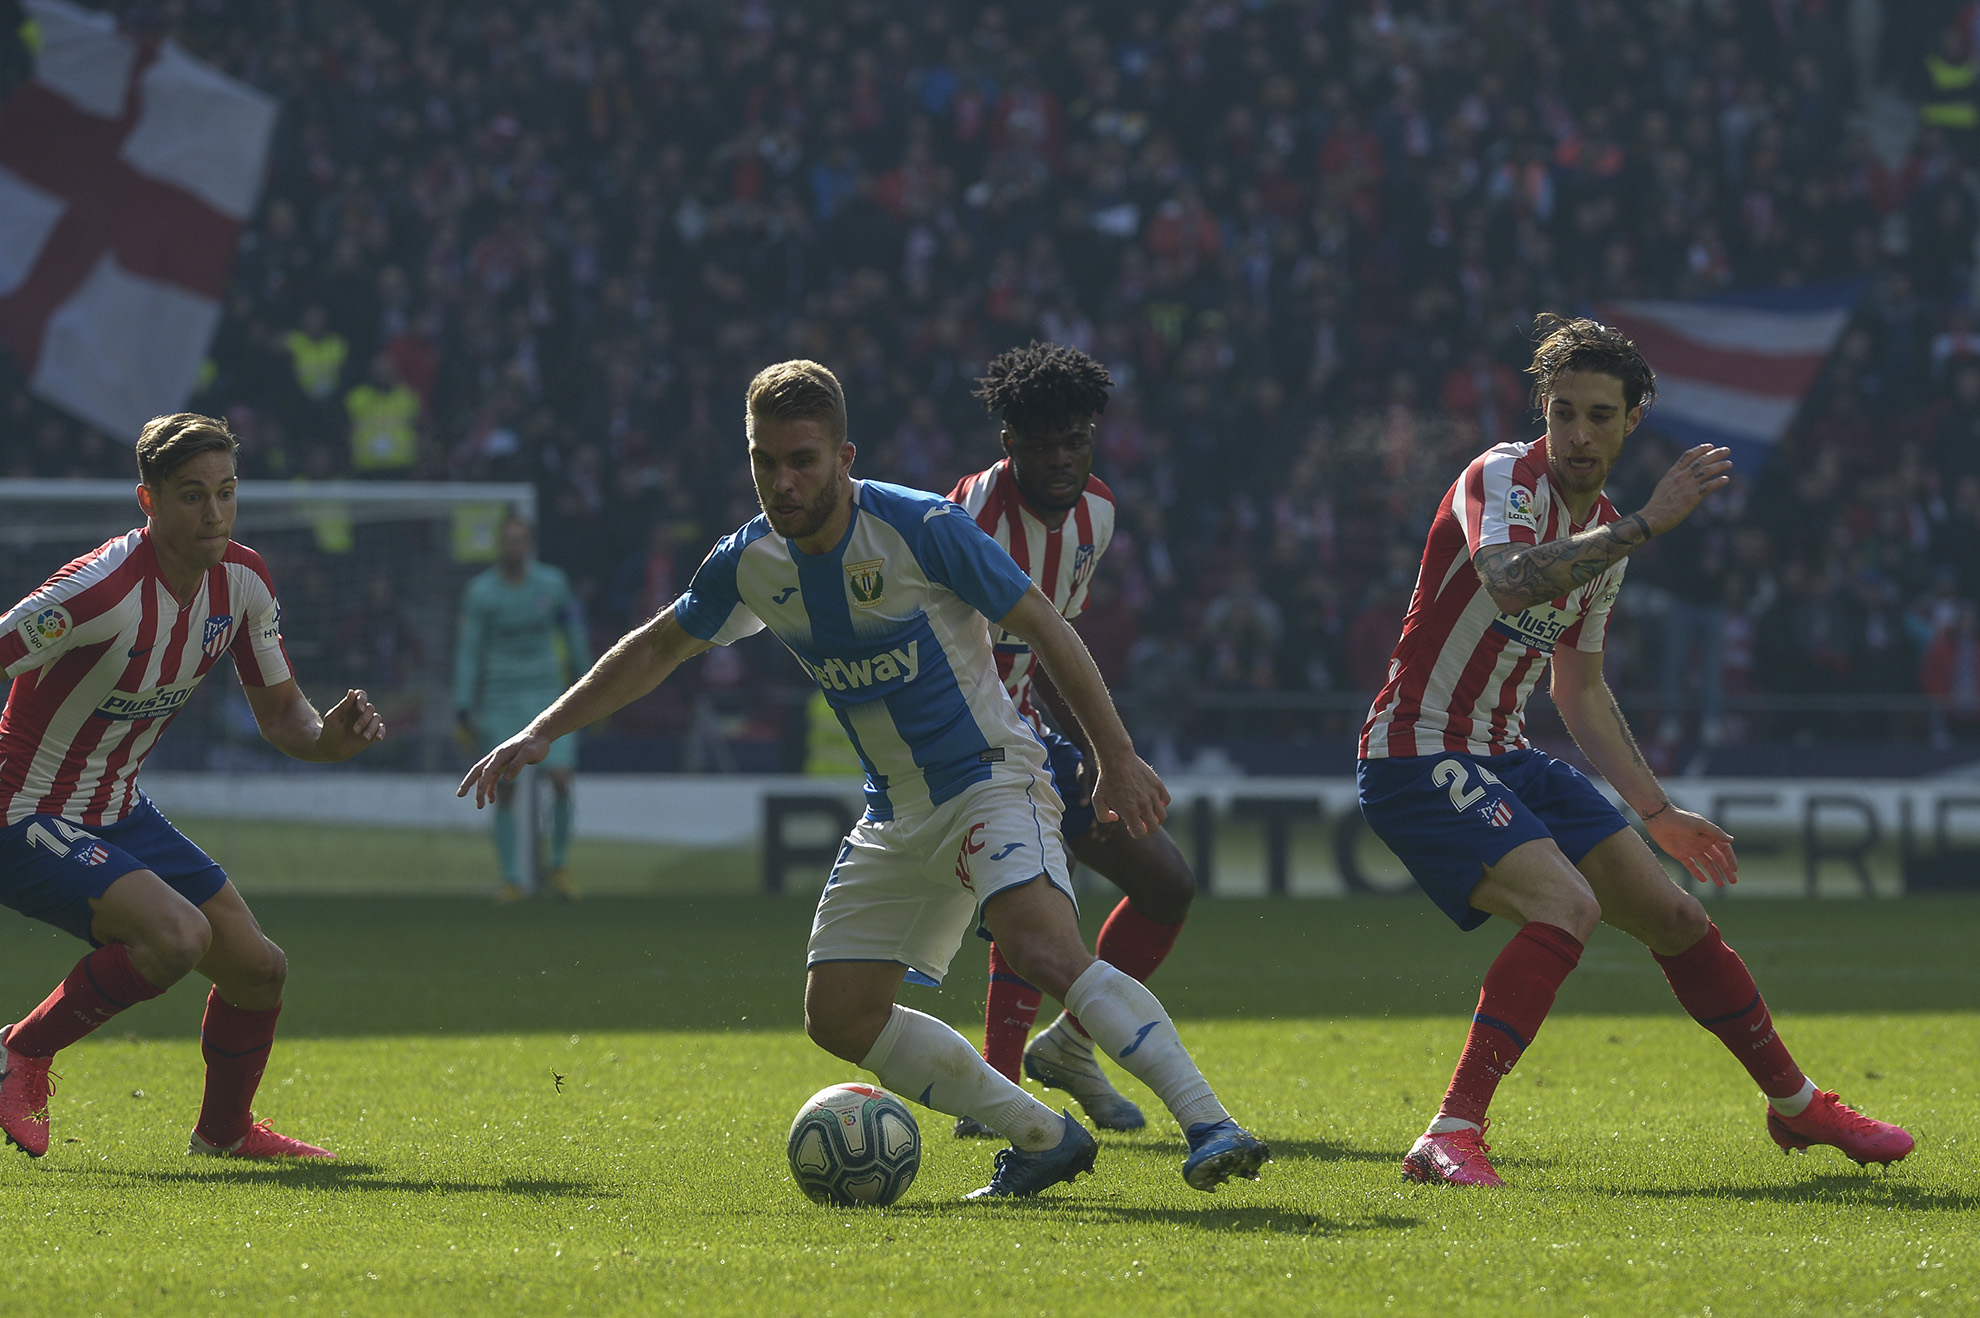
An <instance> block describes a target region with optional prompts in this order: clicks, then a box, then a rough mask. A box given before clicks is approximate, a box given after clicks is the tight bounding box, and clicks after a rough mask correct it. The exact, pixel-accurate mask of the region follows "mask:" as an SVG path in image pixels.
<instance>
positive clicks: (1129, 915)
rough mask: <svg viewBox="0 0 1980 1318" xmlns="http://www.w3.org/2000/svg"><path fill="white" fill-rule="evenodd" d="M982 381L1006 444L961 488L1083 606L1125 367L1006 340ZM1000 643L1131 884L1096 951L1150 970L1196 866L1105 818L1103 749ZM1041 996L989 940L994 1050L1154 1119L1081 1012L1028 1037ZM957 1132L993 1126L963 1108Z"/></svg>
mask: <svg viewBox="0 0 1980 1318" xmlns="http://www.w3.org/2000/svg"><path fill="white" fill-rule="evenodd" d="M977 383H978V388H977V390H976V397H978V398H981V399H982V400H983V404H984V408H985V410H986V411H988V412H989V413H990V414H991V415H992V416H1001V417H1002V419H1003V432H1002V434H1001V436H1000V438H1001V439H1002V440H1003V444H1004V457H1003V460H1002V461H1000V462H998V463H997V464H996V465H995V466H993V467H990V468H989V469H988V470H985V471H980V472H977V473H976V474H975V475H973V476H968V477H965V478H964V479H963V481H962V482H961V483H960V484H959V485H957V486H956V488H955V490H954V491H953V492H951V493H950V495H949V497H950V498H951V499H954V500H955V501H956V502H957V503H959V504H961V505H962V506H963V507H964V509H966V510H967V511H968V512H969V514H970V516H972V517H974V518H975V519H976V523H977V525H978V526H981V527H982V528H983V529H984V530H985V531H988V532H989V533H990V534H991V535H992V536H993V537H995V538H996V540H997V543H998V544H1000V545H1002V546H1004V548H1005V549H1007V550H1009V551H1010V554H1011V557H1012V558H1014V559H1016V560H1017V564H1018V566H1019V567H1020V568H1022V569H1024V571H1025V572H1026V573H1027V574H1029V575H1030V577H1031V579H1032V581H1034V582H1035V583H1037V585H1038V587H1039V588H1040V589H1041V590H1043V591H1044V592H1045V594H1046V595H1047V596H1048V597H1049V598H1050V599H1051V601H1052V604H1053V606H1054V607H1055V608H1057V609H1058V610H1059V612H1060V613H1061V614H1062V615H1064V616H1065V617H1066V618H1067V619H1069V620H1070V619H1073V618H1077V617H1078V616H1079V615H1080V613H1081V611H1082V610H1084V609H1085V607H1086V595H1087V588H1088V586H1089V584H1090V583H1091V582H1092V580H1093V569H1094V566H1095V565H1096V564H1097V563H1099V561H1100V556H1101V555H1102V554H1104V553H1106V552H1107V544H1108V542H1109V541H1110V540H1111V539H1112V538H1113V534H1114V496H1113V493H1112V491H1110V490H1109V489H1108V488H1107V487H1106V486H1105V485H1104V484H1102V483H1101V481H1100V479H1099V478H1098V477H1096V476H1094V475H1093V427H1094V422H1095V419H1096V418H1098V417H1099V415H1100V413H1101V412H1103V411H1105V410H1106V407H1107V391H1108V389H1110V388H1111V387H1112V386H1113V383H1114V381H1113V378H1112V377H1111V376H1109V375H1108V374H1107V368H1106V367H1105V366H1102V365H1101V364H1100V363H1099V362H1097V361H1095V360H1094V359H1093V358H1091V357H1089V356H1087V355H1086V354H1085V353H1083V352H1081V351H1079V350H1078V349H1077V348H1067V347H1062V346H1060V345H1059V344H1056V343H1036V342H1034V343H1032V344H1030V345H1029V346H1027V347H1023V348H1012V349H1011V350H1010V351H1009V352H1005V353H1002V354H1000V355H999V356H998V357H996V358H995V359H994V360H992V361H991V363H990V369H989V372H988V373H987V374H986V375H985V376H984V377H983V378H982V379H981V380H979V381H978V382H977ZM995 650H996V657H997V671H998V674H999V676H1001V677H1002V678H1003V680H1004V688H1005V690H1007V691H1009V692H1010V696H1011V700H1012V701H1013V702H1014V703H1015V704H1016V705H1017V707H1018V713H1019V714H1020V715H1021V716H1022V717H1023V718H1024V720H1025V721H1026V722H1027V723H1029V724H1030V725H1031V726H1032V728H1033V729H1034V730H1036V731H1037V733H1038V735H1039V737H1040V738H1041V739H1042V740H1043V741H1044V743H1045V747H1046V750H1047V753H1048V754H1049V756H1050V758H1051V764H1052V779H1053V783H1054V785H1055V786H1056V787H1057V788H1058V791H1059V795H1060V797H1061V798H1063V799H1064V801H1065V803H1066V812H1065V817H1064V819H1063V821H1062V829H1061V831H1062V832H1063V833H1064V834H1065V838H1066V842H1067V844H1068V846H1070V847H1071V849H1072V853H1073V855H1075V856H1076V857H1078V858H1079V860H1080V862H1081V863H1082V864H1084V865H1086V866H1088V867H1089V868H1091V869H1093V870H1094V871H1096V872H1097V873H1099V874H1102V875H1104V876H1105V877H1106V878H1107V879H1108V880H1110V881H1111V882H1112V883H1113V884H1114V885H1115V886H1116V887H1118V888H1120V889H1121V891H1122V892H1124V893H1126V894H1127V895H1126V896H1125V897H1123V898H1122V899H1121V901H1120V904H1119V905H1117V906H1116V907H1115V908H1114V911H1113V914H1111V915H1109V916H1108V917H1107V922H1106V924H1105V925H1104V926H1102V928H1101V930H1100V940H1099V943H1098V944H1097V945H1096V946H1095V948H1094V952H1095V954H1096V955H1098V956H1099V958H1100V959H1101V960H1102V961H1105V962H1107V963H1109V964H1110V965H1112V966H1114V967H1115V968H1116V969H1118V970H1121V971H1124V972H1125V973H1127V974H1129V975H1132V976H1133V977H1134V978H1136V979H1138V980H1142V981H1144V982H1146V980H1147V979H1148V976H1149V975H1150V974H1151V973H1153V971H1154V970H1155V967H1157V966H1159V965H1161V964H1162V961H1163V959H1164V958H1165V957H1167V956H1168V954H1169V949H1170V948H1171V947H1173V946H1174V945H1175V941H1176V935H1177V934H1178V933H1180V932H1181V931H1182V924H1183V918H1184V917H1185V916H1186V915H1188V913H1189V903H1190V899H1191V898H1192V897H1194V896H1195V895H1196V877H1195V875H1193V874H1191V873H1190V868H1189V863H1188V862H1187V861H1185V860H1184V859H1183V856H1182V852H1181V851H1180V850H1179V849H1178V848H1177V846H1176V844H1175V842H1174V840H1173V839H1171V838H1170V837H1169V835H1168V834H1167V833H1165V832H1163V831H1162V830H1161V829H1156V830H1155V831H1153V832H1151V833H1149V834H1148V835H1147V836H1145V837H1133V836H1130V835H1129V833H1128V831H1127V830H1126V829H1125V828H1122V827H1121V826H1120V825H1119V824H1118V823H1111V824H1102V823H1097V822H1095V819H1094V814H1093V804H1092V798H1093V780H1092V765H1093V755H1092V752H1091V751H1090V750H1089V749H1088V747H1087V743H1086V737H1085V734H1084V733H1083V732H1082V731H1081V729H1080V726H1079V721H1078V720H1077V719H1075V718H1074V717H1073V716H1072V711H1071V710H1069V709H1067V708H1066V705H1065V702H1064V701H1063V700H1062V699H1061V698H1060V696H1059V693H1058V691H1057V690H1056V689H1055V688H1054V687H1053V685H1052V681H1051V679H1050V678H1049V677H1048V676H1046V674H1045V671H1044V670H1043V669H1042V668H1040V667H1039V666H1038V665H1037V664H1035V663H1034V662H1033V661H1032V654H1031V649H1030V647H1028V646H1027V645H1025V643H1024V642H1023V641H1022V640H1020V639H1018V638H1017V637H1015V636H1011V635H1008V634H1003V635H999V636H997V637H996V638H995ZM1046 716H1049V722H1048V721H1047V718H1046ZM1040 1001H1041V994H1040V993H1039V991H1038V990H1037V989H1036V988H1034V987H1032V986H1031V985H1030V984H1028V983H1026V982H1025V981H1024V980H1023V979H1021V978H1020V977H1019V976H1018V975H1017V974H1016V972H1014V971H1013V970H1012V969H1011V967H1010V966H1009V964H1007V963H1006V962H1005V960H1004V958H1003V955H1002V953H1001V952H999V950H998V949H997V946H996V944H994V943H993V944H991V947H990V993H989V997H988V999H987V1000H986V1001H985V1003H984V1011H983V1032H984V1038H983V1057H984V1060H985V1061H987V1062H989V1063H990V1065H991V1066H993V1067H995V1068H996V1069H997V1070H999V1071H1001V1072H1002V1073H1003V1074H1004V1075H1006V1076H1008V1077H1010V1078H1011V1079H1012V1080H1016V1079H1017V1078H1018V1068H1019V1066H1020V1064H1022V1066H1023V1069H1024V1072H1025V1074H1027V1075H1029V1076H1030V1077H1031V1078H1032V1079H1033V1080H1036V1081H1038V1082H1039V1083H1040V1084H1043V1085H1047V1086H1049V1087H1051V1088H1054V1089H1063V1090H1065V1091H1067V1092H1068V1093H1070V1094H1071V1095H1072V1096H1073V1097H1074V1098H1076V1099H1078V1100H1079V1103H1080V1106H1081V1107H1083V1108H1084V1109H1085V1110H1086V1114H1087V1115H1088V1116H1089V1117H1091V1118H1092V1119H1093V1124H1094V1125H1096V1126H1099V1127H1100V1128H1101V1129H1103V1130H1139V1129H1140V1128H1141V1127H1142V1126H1143V1125H1144V1124H1145V1122H1144V1120H1143V1118H1142V1115H1141V1110H1140V1109H1139V1108H1137V1107H1136V1106H1135V1105H1134V1104H1133V1103H1132V1102H1130V1101H1129V1100H1128V1099H1126V1098H1124V1097H1123V1096H1122V1095H1121V1094H1120V1093H1119V1092H1118V1091H1117V1090H1116V1089H1115V1088H1114V1086H1113V1085H1112V1084H1111V1083H1110V1082H1109V1081H1108V1079H1107V1077H1106V1074H1105V1073H1104V1072H1103V1071H1102V1070H1101V1069H1100V1066H1099V1063H1098V1062H1096V1061H1095V1060H1094V1056H1093V1040H1092V1039H1091V1038H1089V1037H1088V1036H1087V1033H1086V1031H1085V1030H1083V1029H1081V1028H1080V1024H1079V1020H1078V1018H1077V1017H1075V1016H1073V1015H1072V1014H1071V1013H1070V1012H1061V1013H1060V1014H1059V1018H1058V1019H1057V1020H1055V1021H1053V1022H1052V1024H1051V1025H1050V1026H1048V1027H1047V1028H1046V1029H1044V1030H1043V1031H1041V1032H1040V1033H1039V1035H1038V1037H1037V1038H1035V1039H1032V1040H1031V1042H1030V1044H1029V1045H1027V1044H1026V1043H1025V1038H1026V1036H1027V1035H1028V1034H1030V1032H1031V1026H1032V1023H1033V1021H1035V1020H1036V1019H1037V1016H1038V1007H1039V1003H1040ZM956 1134H957V1135H958V1136H992V1135H993V1134H994V1132H992V1131H990V1130H989V1129H988V1128H986V1127H984V1126H982V1125H980V1124H979V1123H977V1122H975V1121H973V1120H971V1119H970V1118H969V1117H959V1118H957V1120H956Z"/></svg>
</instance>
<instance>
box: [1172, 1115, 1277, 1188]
mask: <svg viewBox="0 0 1980 1318" xmlns="http://www.w3.org/2000/svg"><path fill="white" fill-rule="evenodd" d="M1185 1133H1186V1134H1187V1135H1188V1137H1189V1157H1187V1158H1185V1159H1183V1168H1182V1174H1183V1179H1184V1180H1185V1181H1188V1182H1189V1184H1190V1188H1191V1189H1194V1190H1215V1189H1216V1188H1217V1187H1218V1186H1220V1185H1222V1184H1223V1183H1224V1182H1225V1181H1228V1180H1229V1179H1230V1178H1231V1177H1233V1176H1242V1177H1244V1178H1245V1179H1246V1180H1250V1181H1255V1180H1257V1179H1258V1169H1259V1168H1260V1167H1261V1166H1263V1165H1264V1164H1266V1163H1268V1162H1270V1161H1271V1160H1272V1149H1271V1146H1270V1145H1268V1144H1266V1143H1265V1141H1264V1140H1261V1139H1259V1138H1258V1137H1257V1136H1256V1135H1253V1134H1252V1133H1251V1132H1250V1131H1248V1130H1246V1129H1245V1128H1244V1127H1243V1126H1240V1125H1238V1124H1237V1122H1235V1121H1232V1120H1231V1119H1230V1118H1229V1117H1226V1118H1224V1119H1223V1120H1222V1121H1204V1122H1199V1123H1198V1124H1196V1125H1194V1126H1191V1127H1190V1128H1189V1130H1188V1131H1187V1132H1185Z"/></svg>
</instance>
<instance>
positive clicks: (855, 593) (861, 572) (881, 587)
mask: <svg viewBox="0 0 1980 1318" xmlns="http://www.w3.org/2000/svg"><path fill="white" fill-rule="evenodd" d="M885 566H887V560H886V559H884V558H874V559H868V560H867V561H866V562H864V563H848V564H846V587H847V588H848V589H849V590H851V591H852V597H853V606H854V607H855V608H861V609H870V608H873V607H874V606H875V605H877V604H879V603H880V601H881V600H883V599H885V598H887V579H886V578H885V577H884V576H882V575H881V574H880V569H881V568H883V567H885Z"/></svg>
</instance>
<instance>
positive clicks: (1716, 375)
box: [1595, 284, 1861, 476]
mask: <svg viewBox="0 0 1980 1318" xmlns="http://www.w3.org/2000/svg"><path fill="white" fill-rule="evenodd" d="M1860 291H1861V290H1860V288H1859V286H1858V285H1855V284H1828V285H1820V286H1810V287H1805V288H1787V289H1767V290H1758V291H1753V292H1737V291H1735V292H1727V293H1721V294H1719V295H1717V296H1715V297H1710V298H1701V299H1698V300H1696V301H1691V302H1650V301H1641V302H1639V301H1618V302H1603V303H1597V304H1596V307H1595V314H1596V315H1597V316H1599V317H1601V318H1602V319H1603V320H1605V321H1607V322H1609V323H1610V324H1611V325H1614V326H1615V327H1616V328H1618V329H1620V330H1622V332H1623V333H1625V334H1627V335H1629V337H1630V338H1632V339H1634V340H1635V341H1636V346H1637V347H1639V348H1641V349H1642V350H1643V355H1644V356H1645V357H1647V358H1649V359H1650V365H1651V367H1652V368H1653V369H1654V370H1655V371H1656V372H1657V402H1656V405H1655V406H1654V407H1652V408H1651V409H1650V412H1649V415H1648V416H1647V417H1646V418H1645V420H1644V425H1645V426H1646V427H1647V428H1648V429H1651V430H1659V431H1662V432H1663V433H1664V434H1665V435H1666V436H1668V437H1669V438H1671V439H1673V440H1676V441H1677V442H1678V443H1679V444H1681V445H1684V446H1687V447H1689V446H1690V445H1693V444H1723V445H1725V446H1726V447H1727V448H1730V449H1731V450H1732V453H1733V461H1734V463H1735V464H1736V465H1737V466H1738V467H1739V468H1740V469H1741V470H1742V471H1744V472H1746V474H1747V475H1749V476H1751V475H1752V474H1753V473H1754V472H1755V471H1756V470H1758V469H1759V467H1760V465H1761V464H1762V463H1763V462H1765V461H1766V459H1767V455H1768V454H1770V453H1772V452H1773V450H1774V446H1775V445H1776V444H1778V443H1779V442H1780V439H1781V436H1782V435H1784V434H1785V433H1786V432H1787V428H1788V426H1789V425H1790V424H1791V423H1792V422H1793V420H1794V418H1795V414H1796V413H1797V412H1799V411H1800V410H1801V404H1802V401H1803V400H1804V399H1805V398H1806V397H1807V396H1808V391H1809V390H1810V389H1811V388H1812V387H1813V386H1814V384H1815V378H1816V377H1817V376H1818V375H1820V374H1821V373H1822V366H1823V364H1824V363H1825V362H1827V361H1828V359H1829V354H1830V353H1831V352H1833V351H1834V350H1835V346H1836V341H1837V340H1838V339H1840V338H1841V337H1842V332H1843V330H1844V329H1845V328H1846V327H1847V326H1848V324H1849V318H1850V313H1851V311H1852V309H1853V308H1854V307H1855V304H1856V299H1857V295H1858V293H1859V292H1860Z"/></svg>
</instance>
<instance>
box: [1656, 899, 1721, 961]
mask: <svg viewBox="0 0 1980 1318" xmlns="http://www.w3.org/2000/svg"><path fill="white" fill-rule="evenodd" d="M1677 897H1678V900H1677V901H1675V902H1673V903H1671V907H1670V909H1669V910H1668V911H1667V912H1666V913H1665V916H1664V927H1663V929H1661V930H1660V931H1659V934H1660V935H1661V941H1660V944H1659V946H1658V949H1657V950H1658V951H1660V952H1663V953H1664V955H1666V956H1676V955H1677V954H1678V953H1679V952H1682V951H1684V950H1685V949H1686V948H1688V947H1690V946H1692V945H1693V944H1694V943H1696V942H1697V941H1698V940H1699V939H1701V938H1703V937H1704V936H1705V933H1706V931H1707V930H1709V929H1710V928H1711V927H1712V917H1711V916H1710V915H1708V914H1706V911H1705V904H1704V903H1703V902H1701V901H1699V900H1698V899H1697V898H1696V897H1694V896H1692V895H1691V894H1690V893H1688V892H1681V893H1678V894H1677Z"/></svg>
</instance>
